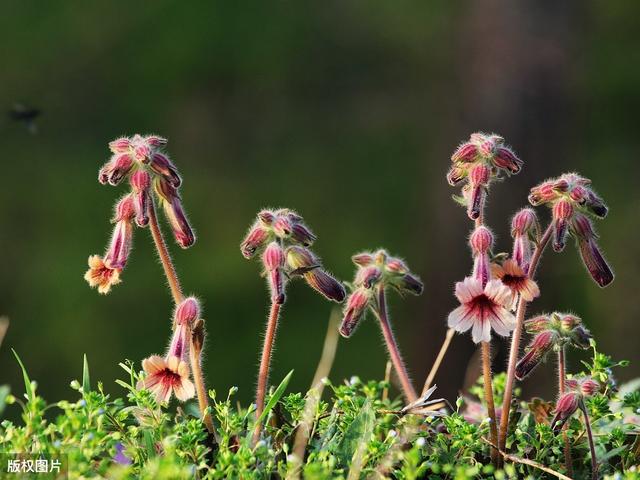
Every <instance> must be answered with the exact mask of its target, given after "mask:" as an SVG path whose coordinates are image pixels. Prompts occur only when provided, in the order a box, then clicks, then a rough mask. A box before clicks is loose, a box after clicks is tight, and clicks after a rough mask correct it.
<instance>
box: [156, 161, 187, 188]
mask: <svg viewBox="0 0 640 480" xmlns="http://www.w3.org/2000/svg"><path fill="white" fill-rule="evenodd" d="M149 168H151V170H152V171H153V172H154V173H156V174H158V175H160V176H162V177H163V178H164V179H165V180H166V181H167V182H169V183H170V184H171V185H172V186H173V187H175V188H178V187H179V186H180V184H181V183H182V179H181V178H180V175H179V174H178V169H177V168H176V167H175V165H173V163H171V160H169V157H167V156H166V155H165V154H163V153H158V152H156V153H154V154H153V155H152V156H151V162H150V163H149Z"/></svg>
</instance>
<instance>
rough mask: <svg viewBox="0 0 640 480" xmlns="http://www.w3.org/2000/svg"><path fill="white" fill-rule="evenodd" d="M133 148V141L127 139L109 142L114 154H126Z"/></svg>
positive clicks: (121, 138) (122, 138)
mask: <svg viewBox="0 0 640 480" xmlns="http://www.w3.org/2000/svg"><path fill="white" fill-rule="evenodd" d="M130 148H131V140H130V139H129V138H127V137H120V138H116V139H115V140H113V141H111V142H109V150H111V151H112V152H113V153H126V152H128V151H129V149H130Z"/></svg>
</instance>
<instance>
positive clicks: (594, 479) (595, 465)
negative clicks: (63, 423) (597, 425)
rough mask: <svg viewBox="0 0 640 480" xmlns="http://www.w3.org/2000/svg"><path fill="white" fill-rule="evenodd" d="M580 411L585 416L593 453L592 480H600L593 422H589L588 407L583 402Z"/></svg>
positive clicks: (585, 425) (585, 424)
mask: <svg viewBox="0 0 640 480" xmlns="http://www.w3.org/2000/svg"><path fill="white" fill-rule="evenodd" d="M580 409H581V410H582V415H583V416H584V427H585V429H586V430H587V439H588V440H589V450H590V451H591V478H592V480H597V479H598V462H597V460H596V446H595V444H594V443H593V433H592V432H591V422H590V421H589V414H588V413H587V407H586V406H585V404H584V401H583V400H582V401H581V402H580Z"/></svg>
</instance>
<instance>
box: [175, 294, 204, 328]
mask: <svg viewBox="0 0 640 480" xmlns="http://www.w3.org/2000/svg"><path fill="white" fill-rule="evenodd" d="M199 317H200V303H199V302H198V300H197V299H196V298H194V297H187V298H185V299H184V300H183V301H182V302H180V304H179V305H178V306H177V307H176V312H175V314H174V319H175V323H176V324H177V325H191V324H192V323H194V322H195V321H196V320H197V319H198V318H199Z"/></svg>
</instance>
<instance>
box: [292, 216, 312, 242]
mask: <svg viewBox="0 0 640 480" xmlns="http://www.w3.org/2000/svg"><path fill="white" fill-rule="evenodd" d="M291 238H292V239H293V240H295V241H296V242H298V243H300V244H302V245H304V246H305V247H309V246H311V245H312V244H313V242H315V241H316V238H317V237H316V236H315V235H314V234H313V232H312V231H311V230H309V229H308V228H307V226H306V225H304V224H303V223H300V222H296V223H294V224H293V225H291Z"/></svg>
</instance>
